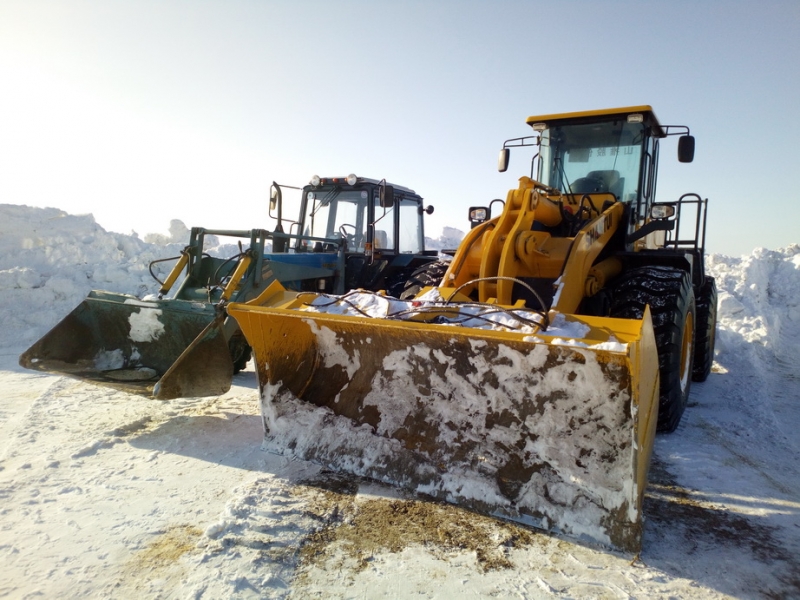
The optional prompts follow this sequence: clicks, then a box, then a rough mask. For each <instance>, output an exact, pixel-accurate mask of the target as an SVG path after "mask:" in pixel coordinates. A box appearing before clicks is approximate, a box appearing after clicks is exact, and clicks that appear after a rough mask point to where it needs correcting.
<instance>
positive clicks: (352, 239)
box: [339, 223, 358, 247]
mask: <svg viewBox="0 0 800 600" xmlns="http://www.w3.org/2000/svg"><path fill="white" fill-rule="evenodd" d="M345 227H352V228H353V233H352V234H348V233H347V230H346V229H345ZM339 233H340V234H341V235H342V237H343V238H344V239H345V240H347V245H348V247H349V246H353V247H358V244H357V243H356V235H357V234H358V229H357V228H356V226H355V225H351V224H350V223H342V224H341V225H339Z"/></svg>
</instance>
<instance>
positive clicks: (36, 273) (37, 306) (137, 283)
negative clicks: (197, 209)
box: [0, 204, 238, 346]
mask: <svg viewBox="0 0 800 600" xmlns="http://www.w3.org/2000/svg"><path fill="white" fill-rule="evenodd" d="M170 232H171V237H170V238H166V237H165V236H161V235H155V236H151V235H147V236H145V238H146V239H154V240H156V241H157V242H158V243H150V242H145V241H142V240H141V239H139V238H138V237H137V236H135V235H124V234H120V233H112V232H108V231H106V230H105V229H103V228H102V227H100V226H99V225H98V224H97V223H96V222H95V220H94V217H93V216H92V215H69V214H67V213H65V212H63V211H61V210H58V209H55V208H31V207H27V206H19V205H15V204H0V294H2V297H3V301H4V305H5V306H6V310H4V312H3V329H4V335H3V336H2V337H0V346H8V345H11V344H18V343H24V344H30V343H32V342H34V341H35V340H36V339H38V338H39V337H40V336H41V335H42V334H43V333H44V332H45V331H47V330H48V329H50V328H51V327H52V326H53V325H55V324H56V323H57V322H58V321H59V320H60V319H61V318H63V317H64V316H65V315H66V314H67V313H69V311H71V310H72V309H73V308H74V307H75V306H77V305H78V304H79V303H80V302H81V301H82V300H83V299H84V298H85V297H86V295H87V294H88V293H89V290H92V289H97V290H105V291H109V292H119V293H125V294H131V295H134V296H137V297H139V298H143V297H145V296H147V295H148V294H153V293H156V292H157V291H158V289H159V287H160V284H159V283H158V282H157V281H156V280H155V279H154V278H153V276H152V275H151V274H150V263H151V262H152V261H154V260H160V259H165V258H170V257H177V256H178V255H179V254H180V251H181V250H182V249H183V248H184V247H185V246H186V245H187V244H188V242H189V230H188V229H187V228H186V226H184V225H183V223H181V222H180V221H172V224H171V226H170ZM184 234H185V235H184ZM178 235H181V236H183V237H182V239H180V240H178V239H176V236H178ZM206 245H207V246H213V247H212V248H207V251H208V252H209V253H211V254H213V255H216V256H233V255H234V254H236V253H237V252H238V249H237V247H236V245H234V244H226V245H224V246H223V245H219V240H218V239H217V238H215V237H213V236H209V237H207V238H206ZM174 264H175V262H174V261H166V262H162V263H157V264H156V265H154V266H153V272H154V273H155V275H156V276H157V277H158V278H159V279H161V280H162V281H163V280H164V278H165V277H166V275H167V273H168V272H169V269H170V268H171V267H172V265H174Z"/></svg>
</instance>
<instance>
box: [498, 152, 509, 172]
mask: <svg viewBox="0 0 800 600" xmlns="http://www.w3.org/2000/svg"><path fill="white" fill-rule="evenodd" d="M510 158H511V150H509V149H508V148H503V149H502V150H500V157H499V158H498V159H497V170H498V171H500V172H501V173H505V172H506V170H508V161H509V159H510Z"/></svg>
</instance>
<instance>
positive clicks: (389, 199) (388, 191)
mask: <svg viewBox="0 0 800 600" xmlns="http://www.w3.org/2000/svg"><path fill="white" fill-rule="evenodd" d="M380 194H381V208H392V207H393V206H394V188H393V187H392V186H391V185H385V184H384V185H382V186H381V192H380Z"/></svg>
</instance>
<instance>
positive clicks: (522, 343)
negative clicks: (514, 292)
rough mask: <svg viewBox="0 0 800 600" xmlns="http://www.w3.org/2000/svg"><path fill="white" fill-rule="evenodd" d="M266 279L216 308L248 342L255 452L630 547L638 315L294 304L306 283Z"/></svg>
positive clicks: (650, 344) (645, 460)
mask: <svg viewBox="0 0 800 600" xmlns="http://www.w3.org/2000/svg"><path fill="white" fill-rule="evenodd" d="M278 287H279V286H278ZM278 287H275V284H273V287H271V288H270V289H268V290H266V292H265V293H264V294H263V295H262V296H266V295H267V294H268V293H270V292H272V293H273V296H272V298H269V299H265V298H264V297H262V298H260V299H257V300H255V301H253V302H251V303H248V304H238V303H232V304H231V305H229V307H228V311H229V314H230V315H231V316H232V317H234V318H235V319H236V320H237V321H238V323H239V325H240V327H241V329H242V331H243V332H244V334H245V337H246V338H247V340H248V342H249V343H250V345H251V346H252V348H253V352H254V357H255V361H256V368H257V373H258V379H259V389H260V392H261V407H262V416H263V421H264V427H265V432H266V435H265V442H264V447H265V449H267V450H270V451H274V452H277V453H280V454H283V455H286V456H289V457H296V458H300V459H304V460H311V461H314V462H318V463H321V464H323V465H325V466H326V467H329V468H332V469H335V470H339V471H345V472H349V473H352V474H355V475H358V476H363V477H368V478H373V479H377V480H379V481H383V482H386V483H390V484H393V485H396V486H399V487H402V488H405V489H408V490H411V491H414V492H418V493H423V494H427V495H429V496H432V497H434V498H436V499H440V500H445V501H447V502H451V503H455V504H459V505H462V506H465V507H467V508H469V509H472V510H476V511H479V512H482V513H487V514H490V515H493V516H497V517H502V518H506V519H511V520H514V521H517V522H521V523H523V524H526V525H530V526H533V527H536V528H540V529H545V530H550V531H554V532H558V533H561V534H565V535H567V536H569V537H572V538H576V539H578V540H583V541H587V542H591V543H599V544H603V545H607V546H611V547H614V548H617V549H620V550H624V551H631V552H635V551H638V550H639V548H640V545H641V532H642V498H643V495H644V489H645V485H646V481H647V471H648V466H649V460H650V453H651V450H652V444H653V438H654V435H655V423H656V416H657V398H658V395H657V394H658V359H657V355H656V348H655V343H654V338H653V329H652V325H651V323H650V315H649V312H648V313H646V314H645V317H644V319H643V320H642V321H635V320H623V319H607V318H593V317H568V318H566V319H560V322H561V323H562V324H563V327H562V328H561V329H559V328H557V327H551V328H550V329H548V334H544V333H534V334H531V333H519V332H512V331H508V330H505V331H504V330H492V329H488V330H487V329H471V328H468V327H458V326H453V325H443V324H437V323H431V322H419V320H395V319H388V318H369V317H367V316H347V315H342V314H328V313H320V312H308V307H307V306H305V305H306V303H307V302H308V298H309V297H312V298H313V297H314V295H313V294H300V295H296V294H292V293H289V292H285V291H283V290H282V289H278ZM448 311H450V312H452V305H451V307H450V308H449V309H446V310H443V311H442V314H440V315H438V317H439V318H438V320H439V321H441V320H442V317H443V316H444V313H446V312H448ZM436 316H437V315H435V314H427V315H426V316H425V317H424V318H425V319H431V318H435V317H436ZM551 330H553V331H554V333H553V334H550V333H549V332H550V331H551ZM570 331H572V332H575V331H580V332H581V337H580V339H568V338H567V337H565V336H564V334H565V333H569V332H570Z"/></svg>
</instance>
